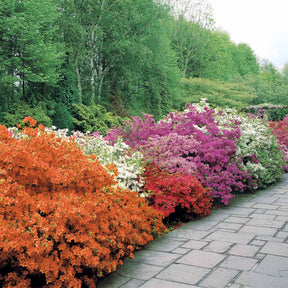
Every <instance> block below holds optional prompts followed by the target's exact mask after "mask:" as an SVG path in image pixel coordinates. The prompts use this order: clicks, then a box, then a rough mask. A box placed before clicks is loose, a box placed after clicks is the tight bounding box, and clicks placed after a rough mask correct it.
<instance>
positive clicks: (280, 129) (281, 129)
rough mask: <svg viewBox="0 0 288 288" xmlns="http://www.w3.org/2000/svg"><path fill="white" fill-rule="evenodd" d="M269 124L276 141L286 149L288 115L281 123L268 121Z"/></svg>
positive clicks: (287, 142)
mask: <svg viewBox="0 0 288 288" xmlns="http://www.w3.org/2000/svg"><path fill="white" fill-rule="evenodd" d="M269 124H270V127H271V128H272V130H273V132H272V133H273V134H274V135H275V136H276V137H277V139H278V141H279V142H280V143H281V144H284V145H285V146H286V147H288V115H287V116H286V117H285V118H284V119H283V120H282V121H278V122H276V121H274V122H273V121H270V122H269Z"/></svg>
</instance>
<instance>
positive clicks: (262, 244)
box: [249, 239, 266, 246]
mask: <svg viewBox="0 0 288 288" xmlns="http://www.w3.org/2000/svg"><path fill="white" fill-rule="evenodd" d="M265 243H266V241H264V240H256V239H255V240H253V241H251V242H250V243H249V244H251V245H255V246H264V244H265Z"/></svg>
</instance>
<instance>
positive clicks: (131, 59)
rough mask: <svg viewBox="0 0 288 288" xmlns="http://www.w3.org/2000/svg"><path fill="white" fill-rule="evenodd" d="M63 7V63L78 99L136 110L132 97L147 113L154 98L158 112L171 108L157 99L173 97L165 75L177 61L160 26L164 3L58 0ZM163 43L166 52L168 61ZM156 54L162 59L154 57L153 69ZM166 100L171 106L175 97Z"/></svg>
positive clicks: (164, 12) (164, 10)
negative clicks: (131, 103) (72, 81)
mask: <svg viewBox="0 0 288 288" xmlns="http://www.w3.org/2000/svg"><path fill="white" fill-rule="evenodd" d="M61 7H62V10H63V13H62V17H61V19H60V23H61V27H62V33H63V35H64V36H63V37H64V41H65V46H66V51H67V52H66V54H67V63H68V64H69V65H70V67H71V69H72V70H73V71H74V75H75V77H74V78H75V80H76V83H77V85H75V86H76V87H77V89H78V93H79V95H80V98H79V103H83V104H86V105H90V104H92V103H97V104H103V105H106V106H108V107H109V106H111V105H113V107H115V106H117V104H118V103H121V105H123V103H124V105H125V106H126V108H127V109H129V108H131V109H132V112H133V111H134V113H135V112H136V111H135V109H134V106H133V105H130V101H133V100H132V98H135V97H136V98H138V99H139V100H140V103H139V106H141V107H142V108H143V109H144V110H145V109H146V112H150V113H151V112H152V110H149V109H150V108H151V107H153V109H154V108H155V107H157V106H158V104H157V105H156V106H155V105H154V103H155V102H157V101H158V102H159V105H160V106H161V109H158V108H156V109H154V110H155V111H154V112H155V113H156V114H158V116H159V115H160V114H161V111H162V108H163V110H165V111H167V109H169V108H167V107H165V105H166V102H167V101H166V100H165V101H162V100H161V98H163V99H164V98H167V97H168V96H167V95H172V91H171V84H170V83H169V85H168V84H167V83H168V81H171V80H172V78H173V77H174V76H169V73H170V72H171V73H174V72H173V71H172V70H173V69H171V66H172V65H174V66H176V60H175V56H173V53H172V52H169V49H170V50H171V48H170V42H169V41H170V40H169V38H168V37H167V36H166V34H165V33H168V32H166V31H165V30H164V29H162V28H161V26H162V27H164V25H165V21H164V19H166V18H165V17H168V12H167V11H166V9H165V8H164V7H163V6H161V5H159V4H158V3H156V2H154V1H153V0H141V1H140V0H136V1H130V0H123V1H112V0H106V1H104V0H83V1H76V0H62V2H61ZM161 29H162V30H161ZM159 32H160V33H159ZM162 33H164V35H162ZM151 39H153V41H151ZM161 47H163V50H164V53H166V51H167V52H168V54H169V53H170V56H169V55H168V56H167V59H165V56H164V55H163V50H162V48H161ZM157 53H158V54H157ZM161 57H162V58H161ZM173 57H174V59H173ZM157 58H159V59H160V58H161V59H162V60H164V61H162V62H161V63H160V61H157V65H158V66H157V67H156V62H152V61H154V60H155V59H157ZM174 60H175V61H174ZM173 61H174V62H175V63H173ZM159 63H160V64H159ZM168 79H169V80H168ZM164 82H165V83H166V84H164ZM173 85H174V86H175V84H173ZM156 91H158V92H156ZM159 91H161V92H159ZM143 95H145V97H144V98H143ZM159 97H160V99H158V100H157V98H159ZM169 97H170V96H169ZM149 99H150V100H149ZM137 102H138V101H137ZM168 102H170V103H168ZM168 102H167V105H168V106H169V105H170V106H171V102H173V101H171V100H170V101H168ZM121 105H119V106H121ZM163 105H164V106H163ZM162 106H163V107H162ZM170 106H169V107H170ZM121 107H122V106H121ZM142 108H141V109H142ZM133 109H134V110H133ZM147 109H148V110H147ZM141 112H143V110H142V111H141ZM155 116H156V117H157V115H155Z"/></svg>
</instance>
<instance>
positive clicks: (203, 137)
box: [106, 105, 246, 204]
mask: <svg viewBox="0 0 288 288" xmlns="http://www.w3.org/2000/svg"><path fill="white" fill-rule="evenodd" d="M214 114H215V112H214V110H213V109H210V108H209V107H203V108H202V110H201V111H199V110H197V108H196V107H194V106H192V105H187V109H186V110H185V111H184V112H183V113H179V112H175V113H170V114H169V115H168V116H167V117H166V118H165V119H164V120H162V121H159V122H158V123H156V122H155V120H154V119H153V117H152V116H149V115H144V117H143V118H144V119H141V118H140V117H134V118H133V119H132V121H130V122H126V125H125V126H124V127H121V128H117V129H111V130H109V131H108V133H107V136H106V139H107V140H109V141H112V142H113V141H114V142H115V141H117V139H118V137H123V140H124V141H125V142H126V143H127V144H129V145H131V146H132V147H141V148H139V149H140V150H141V151H142V153H143V154H144V155H145V157H146V159H147V158H148V160H149V161H152V162H153V161H154V162H155V163H156V164H158V165H160V167H161V168H163V169H166V170H167V169H168V170H167V172H172V170H171V168H173V169H174V170H173V172H179V173H180V172H184V171H186V172H185V173H187V172H188V171H189V173H192V174H194V175H195V176H197V177H198V178H199V179H200V181H201V182H202V183H203V185H204V186H205V187H208V188H210V189H211V194H212V197H213V198H214V199H219V200H220V201H221V202H223V203H224V204H228V203H229V202H230V200H231V198H232V197H233V195H232V191H233V190H240V191H242V190H243V189H244V188H245V185H244V184H243V181H242V180H243V177H245V176H246V172H245V171H244V170H243V169H241V166H240V165H239V164H238V157H236V143H237V140H238V139H239V137H240V135H241V131H240V129H239V127H238V126H237V123H235V127H234V128H233V129H231V127H229V129H226V128H223V127H222V128H221V129H220V128H219V127H218V124H217V122H216V120H215V116H214ZM176 135H177V137H176ZM172 138H174V140H172ZM189 142H190V143H189ZM164 143H165V144H164ZM169 143H170V144H169ZM153 146H154V147H153ZM165 149H167V152H166V153H165V154H164V155H163V151H164V150H165ZM168 155H169V156H170V157H168ZM166 157H167V158H166ZM149 158H150V159H149ZM165 158H166V159H165ZM181 158H182V159H181ZM163 161H164V162H163ZM164 166H165V167H164ZM193 171H194V172H193Z"/></svg>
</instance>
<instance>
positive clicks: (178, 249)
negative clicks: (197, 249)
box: [171, 247, 191, 255]
mask: <svg viewBox="0 0 288 288" xmlns="http://www.w3.org/2000/svg"><path fill="white" fill-rule="evenodd" d="M190 250H191V249H188V248H181V247H180V248H176V249H174V250H173V251H171V253H176V254H181V255H183V254H186V253H187V252H189V251H190Z"/></svg>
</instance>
